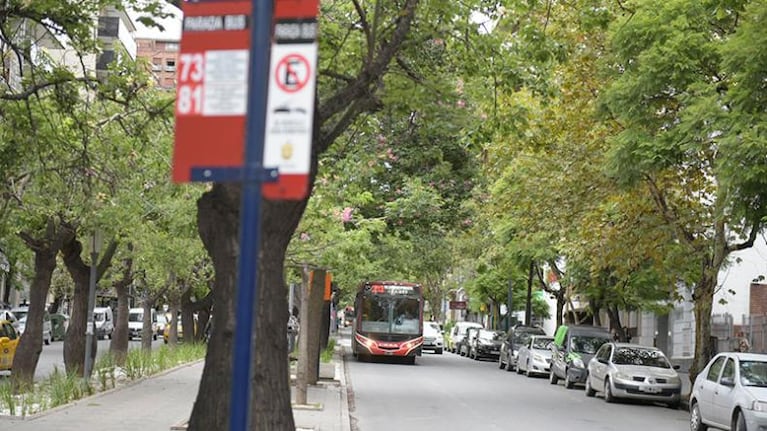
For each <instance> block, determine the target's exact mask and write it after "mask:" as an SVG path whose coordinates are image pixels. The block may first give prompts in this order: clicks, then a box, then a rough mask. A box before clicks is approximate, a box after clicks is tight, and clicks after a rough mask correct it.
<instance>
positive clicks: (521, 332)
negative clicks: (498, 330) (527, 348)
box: [498, 325, 546, 371]
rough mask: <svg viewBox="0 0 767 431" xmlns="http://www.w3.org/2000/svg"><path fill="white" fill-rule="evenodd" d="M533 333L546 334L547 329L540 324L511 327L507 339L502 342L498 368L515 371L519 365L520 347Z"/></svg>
mask: <svg viewBox="0 0 767 431" xmlns="http://www.w3.org/2000/svg"><path fill="white" fill-rule="evenodd" d="M533 335H546V331H544V330H543V328H541V327H538V326H524V325H517V326H514V327H513V328H509V331H508V332H507V333H506V339H505V340H503V343H502V344H501V352H500V354H499V355H498V368H500V369H504V368H506V371H514V369H515V368H516V366H517V357H518V355H519V348H520V347H522V346H524V345H525V344H527V343H528V342H529V341H530V337H531V336H533Z"/></svg>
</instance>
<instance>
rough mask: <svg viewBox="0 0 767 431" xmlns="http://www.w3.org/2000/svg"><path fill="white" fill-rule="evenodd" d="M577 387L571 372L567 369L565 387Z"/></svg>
mask: <svg viewBox="0 0 767 431" xmlns="http://www.w3.org/2000/svg"><path fill="white" fill-rule="evenodd" d="M574 387H575V383H573V381H572V380H570V373H568V372H567V371H566V370H565V389H572V388H574Z"/></svg>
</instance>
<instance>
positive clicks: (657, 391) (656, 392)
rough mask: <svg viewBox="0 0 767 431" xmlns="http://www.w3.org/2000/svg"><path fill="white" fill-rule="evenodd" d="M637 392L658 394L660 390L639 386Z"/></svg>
mask: <svg viewBox="0 0 767 431" xmlns="http://www.w3.org/2000/svg"><path fill="white" fill-rule="evenodd" d="M639 390H640V391H642V392H647V393H648V394H658V393H660V388H656V387H654V386H640V387H639Z"/></svg>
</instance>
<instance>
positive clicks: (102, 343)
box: [35, 338, 163, 380]
mask: <svg viewBox="0 0 767 431" xmlns="http://www.w3.org/2000/svg"><path fill="white" fill-rule="evenodd" d="M111 342H112V341H111V340H99V342H98V343H99V346H98V349H97V350H96V356H97V357H100V356H101V355H103V354H104V353H106V352H109V343H111ZM162 344H163V341H162V338H159V339H158V340H155V341H153V342H152V348H153V349H156V348H158V347H160V346H161V345H162ZM128 348H129V349H133V348H141V340H135V341H129V342H128ZM54 367H58V369H59V370H60V371H64V342H63V341H53V342H51V344H49V345H47V346H46V345H43V351H42V352H41V353H40V360H39V361H38V362H37V369H36V370H35V380H39V379H42V378H45V377H46V376H48V375H50V374H51V373H52V372H53V369H54Z"/></svg>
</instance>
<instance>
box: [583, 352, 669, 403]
mask: <svg viewBox="0 0 767 431" xmlns="http://www.w3.org/2000/svg"><path fill="white" fill-rule="evenodd" d="M597 392H602V393H603V394H604V396H605V401H606V402H608V403H611V402H614V401H615V400H616V399H621V398H631V399H635V400H644V401H654V402H661V403H665V404H666V405H667V406H668V407H670V408H672V409H677V408H679V403H680V398H681V393H682V379H681V378H680V377H679V374H678V373H677V372H676V369H675V367H674V366H672V365H671V363H670V362H669V360H668V358H666V355H664V354H663V352H662V351H660V350H659V349H656V348H655V347H648V346H642V345H639V344H630V343H615V342H609V343H605V344H603V345H602V347H600V348H599V350H598V351H597V353H596V355H594V357H593V358H591V360H590V361H589V364H588V374H587V376H586V396H587V397H593V396H594V395H595V394H596V393H597Z"/></svg>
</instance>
